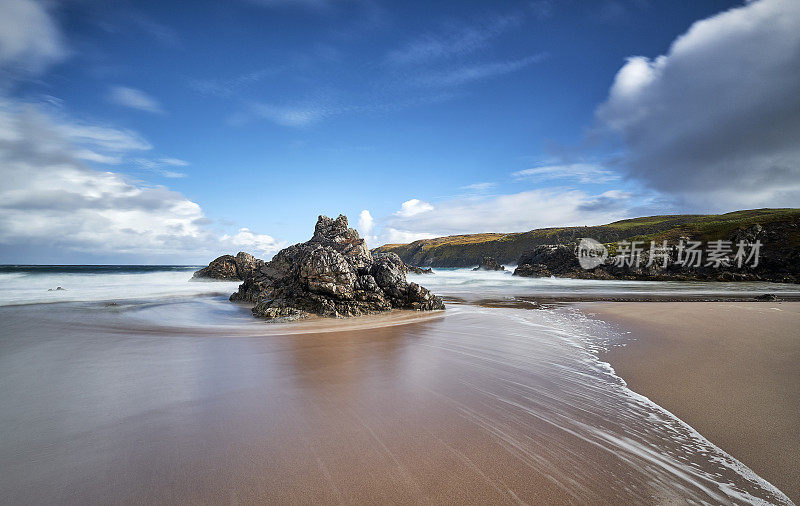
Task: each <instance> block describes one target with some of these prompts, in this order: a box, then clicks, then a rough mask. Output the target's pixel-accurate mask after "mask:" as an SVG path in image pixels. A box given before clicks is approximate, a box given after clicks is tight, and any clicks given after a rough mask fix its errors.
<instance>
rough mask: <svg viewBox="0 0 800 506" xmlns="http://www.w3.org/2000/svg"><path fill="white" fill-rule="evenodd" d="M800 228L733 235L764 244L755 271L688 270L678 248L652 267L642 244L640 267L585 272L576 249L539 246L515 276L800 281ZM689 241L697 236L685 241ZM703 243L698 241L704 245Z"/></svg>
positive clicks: (752, 229)
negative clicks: (798, 241)
mask: <svg viewBox="0 0 800 506" xmlns="http://www.w3.org/2000/svg"><path fill="white" fill-rule="evenodd" d="M798 228H800V227H799V226H798V224H795V223H774V224H771V226H770V227H769V228H767V227H763V226H761V225H759V224H754V225H752V226H749V227H742V228H738V229H736V230H733V231H732V232H731V233H730V235H729V236H728V239H727V240H729V241H730V243H731V244H733V245H735V244H736V243H737V242H738V241H740V240H743V241H746V242H748V243H753V242H755V241H759V242H760V243H761V244H762V247H761V254H760V260H759V263H758V265H757V266H756V267H749V266H742V267H741V268H740V267H738V266H736V265H733V264H731V265H727V266H725V265H723V266H719V267H708V266H706V265H704V264H703V265H701V266H699V267H694V266H683V265H681V264H678V263H676V260H677V248H675V247H674V246H673V247H672V248H671V250H670V252H669V256H668V261H667V265H666V266H664V265H663V263H662V262H660V261H656V262H653V263H652V265H650V266H648V265H647V263H648V257H649V251H648V245H647V244H644V245H643V250H644V251H643V255H642V258H641V261H640V263H639V265H638V266H636V265H625V266H619V265H615V264H614V262H613V258H611V257H609V258H608V259H606V261H605V262H604V263H603V264H601V265H599V266H597V267H595V268H593V269H591V270H586V269H583V268H581V266H580V264H579V262H578V258H577V256H576V254H575V248H576V246H577V244H570V245H566V244H558V245H540V246H536V247H534V248H533V249H532V250H530V251H529V252H528V253H525V254H523V255H522V256H521V257H520V258H519V261H518V267H517V268H516V270H515V271H514V275H515V276H525V277H549V276H556V277H563V278H582V279H626V280H649V281H774V282H779V283H798V282H800V249H798V248H797V247H796V246H795V243H796V241H795V240H793V239H794V238H796V237H797V235H798ZM678 239H679V240H683V241H684V242H686V241H689V240H692V239H693V238H692V237H686V236H681V237H679V238H678ZM700 239H702V238H695V240H700Z"/></svg>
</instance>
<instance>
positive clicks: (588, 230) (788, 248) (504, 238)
mask: <svg viewBox="0 0 800 506" xmlns="http://www.w3.org/2000/svg"><path fill="white" fill-rule="evenodd" d="M754 225H759V226H761V227H763V228H764V229H765V230H766V231H767V233H768V234H769V233H771V231H773V230H780V234H778V235H779V236H780V237H781V238H782V239H780V241H782V242H780V243H778V242H774V243H773V244H771V245H770V246H769V247H767V246H765V250H768V249H772V250H775V249H778V250H779V254H780V255H784V256H785V255H791V254H792V252H800V209H753V210H747V211H736V212H732V213H726V214H709V215H660V216H647V217H642V218H633V219H628V220H622V221H617V222H614V223H609V224H607V225H599V226H591V227H557V228H542V229H536V230H531V231H529V232H520V233H510V234H497V233H487V234H470V235H456V236H448V237H439V238H435V239H424V240H420V241H415V242H412V243H410V244H387V245H384V246H381V247H379V248H376V249H375V250H373V251H374V252H375V253H383V252H392V253H396V254H397V255H398V256H399V257H400V258H401V259H402V260H403V261H404V262H405V263H406V264H409V265H418V266H426V267H427V266H430V267H474V266H476V265H478V264H479V263H480V262H481V261H482V259H483V258H484V257H488V256H490V257H494V258H495V259H496V260H497V261H498V262H499V263H501V264H511V265H515V264H518V263H519V259H520V257H522V256H523V255H526V254H528V253H530V252H531V251H533V250H534V249H535V248H536V247H537V246H542V245H558V244H563V245H573V244H575V243H577V242H578V241H579V240H580V239H581V238H583V237H591V238H593V239H596V240H597V241H599V242H601V243H604V244H608V243H614V242H618V241H623V240H627V241H634V240H635V241H645V242H646V243H648V244H649V242H650V241H651V240H652V241H656V242H660V241H663V240H667V241H670V242H677V241H678V240H679V238H681V237H689V238H692V239H694V240H699V241H704V242H707V241H713V240H719V239H723V240H727V239H728V238H730V237H731V236H732V235H734V234H735V233H736V232H737V230H746V229H748V228H750V227H752V226H754ZM776 241H777V239H776Z"/></svg>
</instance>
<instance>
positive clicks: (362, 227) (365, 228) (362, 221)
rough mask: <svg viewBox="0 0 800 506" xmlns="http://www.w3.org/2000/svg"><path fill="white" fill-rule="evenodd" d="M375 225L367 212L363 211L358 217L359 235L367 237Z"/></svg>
mask: <svg viewBox="0 0 800 506" xmlns="http://www.w3.org/2000/svg"><path fill="white" fill-rule="evenodd" d="M374 224H375V220H374V219H373V218H372V215H371V214H370V213H369V210H367V209H364V210H363V211H361V213H360V214H359V215H358V231H359V232H361V235H368V234H369V233H370V232H372V227H373V225H374Z"/></svg>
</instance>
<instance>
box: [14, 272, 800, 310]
mask: <svg viewBox="0 0 800 506" xmlns="http://www.w3.org/2000/svg"><path fill="white" fill-rule="evenodd" d="M199 268H200V267H199V266H151V265H110V266H106V265H103V266H93V265H79V266H0V305H11V304H32V303H49V302H80V301H83V302H88V301H97V302H102V301H105V302H116V301H124V300H137V299H163V298H170V297H173V298H174V297H190V296H203V295H212V296H213V295H223V294H226V293H227V294H229V295H230V294H231V293H233V292H235V291H236V289H237V287H238V285H239V283H238V282H227V281H210V280H205V281H191V282H189V279H191V277H192V273H193V272H194V271H195V270H197V269H199ZM434 272H435V274H433V275H428V274H419V275H414V274H410V275H409V276H408V279H409V280H410V281H415V282H417V283H419V284H420V285H422V286H425V287H426V288H429V289H431V290H432V291H433V292H434V293H436V294H438V295H442V296H445V297H457V298H460V299H466V300H476V299H487V298H499V299H503V298H514V297H536V296H542V297H558V296H586V297H591V296H615V295H676V296H679V295H708V296H713V295H724V294H739V295H747V294H749V295H760V294H763V293H780V294H787V295H789V294H791V295H800V288H798V287H797V286H796V285H785V284H778V283H717V282H711V283H709V282H676V281H669V282H657V281H655V282H654V281H616V280H614V281H607V280H584V279H566V278H521V277H516V276H512V275H511V273H512V272H513V267H512V268H509V269H508V270H506V271H502V272H486V271H474V272H473V271H472V270H470V269H435V270H434ZM59 286H60V287H62V288H64V290H58V291H55V290H54V289H55V288H57V287H59ZM50 290H53V291H50Z"/></svg>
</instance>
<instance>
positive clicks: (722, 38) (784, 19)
mask: <svg viewBox="0 0 800 506" xmlns="http://www.w3.org/2000/svg"><path fill="white" fill-rule="evenodd" d="M798 111H800V2H798V1H797V0H756V1H752V2H748V3H747V4H745V5H743V6H741V7H737V8H733V9H730V10H728V11H725V12H722V13H720V14H717V15H715V16H712V17H709V18H707V19H704V20H701V21H698V22H696V23H694V24H693V25H692V26H691V27H690V28H689V30H688V31H687V32H686V33H685V34H683V35H681V36H680V37H678V38H677V39H676V40H675V41H674V42H673V43H672V46H671V47H670V49H669V51H668V53H667V54H666V55H662V56H659V57H657V58H653V59H650V58H646V57H642V56H637V57H632V58H629V59H628V60H627V62H626V63H625V65H624V66H623V67H622V68H621V69H620V71H619V72H618V73H617V76H616V78H615V80H614V83H613V86H612V87H611V90H610V91H609V95H608V98H607V99H606V101H605V102H604V103H603V104H602V105H601V106H600V107H599V108H598V110H597V117H598V120H599V123H600V125H602V126H604V127H606V128H608V129H610V130H611V131H612V132H614V133H616V134H618V135H619V136H620V137H621V138H622V140H623V141H624V143H625V146H626V148H627V153H626V154H625V158H624V164H623V169H624V170H626V171H627V174H628V175H629V176H631V177H633V178H635V179H637V180H640V181H642V182H643V183H645V184H646V185H647V186H649V187H650V188H652V189H655V190H658V191H661V192H664V193H666V194H669V195H672V196H675V197H677V198H678V199H680V200H683V202H684V205H688V206H691V207H702V208H704V209H717V210H724V209H728V210H729V209H733V208H741V207H753V206H770V207H778V206H784V205H785V206H795V205H797V204H798V202H800V144H799V143H798V142H797V139H800V114H798Z"/></svg>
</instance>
